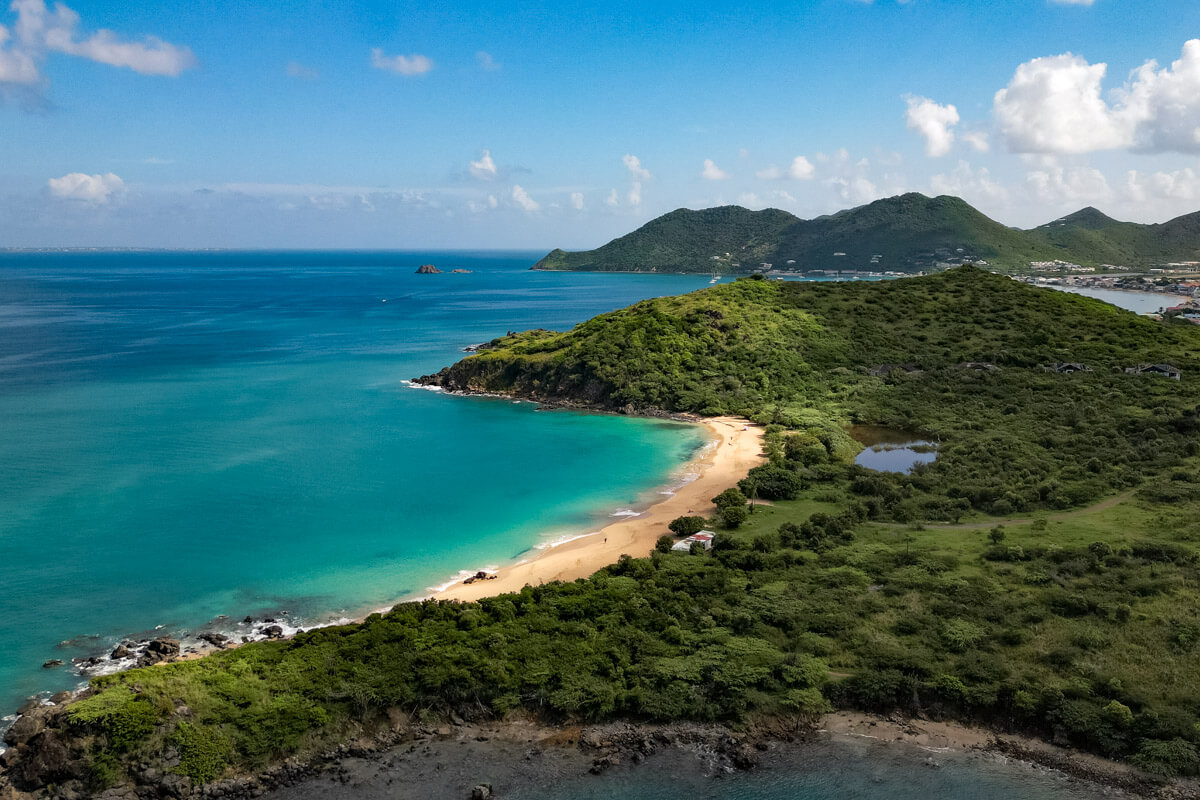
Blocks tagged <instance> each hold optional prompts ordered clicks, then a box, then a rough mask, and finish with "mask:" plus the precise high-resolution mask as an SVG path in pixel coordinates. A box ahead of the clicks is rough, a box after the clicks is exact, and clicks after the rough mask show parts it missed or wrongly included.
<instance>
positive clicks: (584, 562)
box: [432, 417, 766, 600]
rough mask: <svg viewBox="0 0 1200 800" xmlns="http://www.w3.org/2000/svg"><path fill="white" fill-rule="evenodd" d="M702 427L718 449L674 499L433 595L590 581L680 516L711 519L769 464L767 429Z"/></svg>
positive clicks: (723, 424) (718, 422) (725, 424)
mask: <svg viewBox="0 0 1200 800" xmlns="http://www.w3.org/2000/svg"><path fill="white" fill-rule="evenodd" d="M701 424H703V425H705V426H706V427H707V428H708V429H709V431H710V432H711V433H712V435H713V439H714V441H715V442H716V446H715V447H711V448H708V449H707V450H706V451H705V452H704V453H703V454H702V455H701V456H700V457H698V458H697V460H695V461H693V462H692V463H691V465H690V467H691V468H692V469H693V470H695V471H696V472H698V473H699V475H698V477H697V478H696V479H695V480H694V481H692V482H691V483H688V484H685V485H684V486H682V487H680V488H679V489H677V490H676V491H675V493H674V494H673V495H670V496H669V497H666V498H664V499H663V500H662V501H661V502H659V503H656V504H654V505H653V506H651V507H650V508H648V509H646V510H645V511H644V512H642V514H641V515H639V516H637V517H630V518H627V519H623V520H621V521H619V522H613V523H612V524H610V525H607V526H605V527H604V528H602V529H601V530H599V531H598V532H596V533H594V534H591V535H588V536H581V537H579V538H578V539H573V540H571V541H568V542H566V543H564V544H561V545H558V546H557V547H551V548H548V549H546V550H544V551H542V552H541V553H539V554H538V555H536V556H534V557H533V558H531V559H530V560H529V561H526V562H523V563H519V564H513V565H511V566H507V567H504V568H502V569H500V570H498V571H497V572H496V573H495V574H496V577H495V578H494V579H493V580H486V581H476V582H475V583H471V584H463V583H456V584H454V585H453V586H450V587H448V588H446V589H443V590H442V591H440V592H438V593H436V594H434V595H432V596H433V597H434V598H436V599H438V600H478V599H479V598H481V597H490V596H493V595H498V594H505V593H508V592H518V591H520V590H521V588H522V587H524V586H526V585H531V584H532V585H537V584H540V583H548V582H550V581H573V580H575V579H576V578H584V577H587V576H588V575H591V574H592V573H593V572H596V571H597V570H599V569H601V568H602V567H606V566H608V565H609V564H612V563H614V562H616V560H617V559H618V558H620V557H621V556H622V555H624V554H628V555H631V556H634V557H637V558H640V557H643V556H646V555H648V554H649V553H650V551H651V550H653V549H654V543H655V542H656V541H657V540H658V537H660V536H662V535H663V534H665V533H669V531H668V530H667V525H668V524H669V523H670V522H671V520H673V519H675V518H676V517H680V516H684V515H687V514H696V515H699V516H705V517H707V516H711V515H712V514H714V513H715V512H716V509H715V508H714V507H713V504H712V498H713V497H715V496H716V495H718V494H720V493H721V492H722V491H723V490H725V489H728V488H729V487H730V486H733V485H734V484H736V483H737V482H738V481H739V480H741V479H742V478H744V477H746V473H747V472H748V471H749V470H750V469H751V468H752V467H756V466H758V465H759V464H762V463H764V462H765V460H766V459H765V458H764V457H763V453H762V438H763V430H762V428H760V427H759V426H757V425H754V424H753V423H751V422H749V421H748V420H744V419H739V418H737V417H710V418H708V419H705V420H703V421H702V422H701Z"/></svg>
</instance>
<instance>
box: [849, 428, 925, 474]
mask: <svg viewBox="0 0 1200 800" xmlns="http://www.w3.org/2000/svg"><path fill="white" fill-rule="evenodd" d="M846 432H847V433H849V434H850V436H851V437H852V438H853V439H854V440H855V441H856V442H858V443H859V444H861V445H863V448H864V449H863V451H862V452H861V453H859V454H858V456H857V457H856V458H855V459H854V463H855V464H857V465H858V466H860V467H866V468H867V469H874V470H878V471H879V472H911V471H912V468H913V467H915V466H917V465H918V464H928V463H930V462H932V461H933V460H935V459H936V458H937V444H935V443H934V442H930V441H926V440H925V439H922V438H920V437H919V436H914V435H912V434H911V433H905V432H904V431H898V430H895V429H894V428H885V427H883V426H881V425H848V426H847V427H846Z"/></svg>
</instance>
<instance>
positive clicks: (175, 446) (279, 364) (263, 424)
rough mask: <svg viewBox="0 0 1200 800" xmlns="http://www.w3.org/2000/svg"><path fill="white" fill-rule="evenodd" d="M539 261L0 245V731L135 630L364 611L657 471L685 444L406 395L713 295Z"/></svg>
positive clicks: (564, 522)
mask: <svg viewBox="0 0 1200 800" xmlns="http://www.w3.org/2000/svg"><path fill="white" fill-rule="evenodd" d="M535 257H536V255H535V254H523V253H518V254H511V253H510V254H494V253H493V254H488V253H453V254H450V253H299V252H295V253H225V252H208V253H87V254H77V253H71V254H3V255H0V426H2V429H3V435H2V436H0V653H2V654H3V657H0V709H3V711H0V716H3V714H5V713H8V712H9V711H11V710H13V709H15V708H16V706H17V705H19V703H20V702H21V700H22V699H23V698H25V697H28V696H30V695H32V694H34V693H37V692H42V691H47V690H55V689H62V688H69V687H72V686H74V685H77V684H78V683H79V681H80V677H79V676H78V675H77V674H76V673H75V672H74V671H73V670H72V669H71V659H72V658H76V657H85V656H92V655H96V654H98V653H102V652H107V651H109V650H111V648H112V646H113V645H114V644H115V643H116V642H117V641H118V640H119V639H121V638H122V637H126V636H139V637H140V636H148V635H152V634H154V633H155V632H156V631H157V633H159V634H168V633H169V634H174V635H180V634H186V633H193V634H194V633H195V632H197V631H198V630H201V629H214V630H224V631H225V632H227V633H230V632H232V633H239V632H241V629H240V628H239V626H238V625H237V622H238V621H240V620H241V618H242V617H243V616H245V615H248V614H251V615H256V616H265V615H272V616H276V617H279V615H280V614H281V612H284V611H286V612H287V613H288V616H287V619H288V620H290V621H291V622H292V623H293V624H296V625H305V624H309V625H311V624H314V623H317V622H321V621H326V620H329V619H331V618H339V617H347V616H353V615H356V614H359V613H362V612H363V611H364V610H370V609H372V608H377V607H381V606H384V605H386V604H389V603H391V602H394V601H395V600H397V599H399V598H404V597H412V596H417V595H420V594H423V593H427V592H428V589H429V587H431V586H435V585H438V584H442V583H444V582H446V581H448V580H449V579H451V578H453V577H454V575H455V573H456V572H457V571H459V570H460V569H478V568H482V567H486V566H494V565H499V564H503V563H505V562H509V561H512V560H513V559H515V558H518V557H521V556H522V554H525V555H526V556H527V555H528V553H527V551H528V550H529V549H530V548H531V547H533V546H535V545H537V544H539V543H545V542H547V541H550V540H553V539H554V538H556V537H562V536H565V535H568V534H576V533H580V532H586V531H588V530H594V529H595V528H597V527H599V526H600V525H601V524H602V523H603V522H605V521H606V520H608V519H609V515H610V514H613V513H615V512H617V511H620V510H625V509H629V508H630V507H631V506H634V505H636V504H638V503H639V502H645V501H646V500H648V499H649V498H648V497H647V496H646V493H647V492H649V493H650V494H654V492H655V490H656V489H657V488H660V487H661V486H662V485H663V484H664V483H667V482H669V481H670V480H672V477H673V472H674V471H676V470H678V468H679V467H680V466H681V465H682V464H683V463H684V462H685V461H686V460H687V459H688V458H689V457H690V456H691V455H692V454H693V453H694V451H695V450H696V448H697V447H698V446H700V445H702V444H704V442H705V441H706V440H705V438H704V436H703V434H702V432H701V431H700V429H698V428H697V427H695V426H689V425H683V424H679V423H672V422H664V421H653V420H642V419H626V418H622V417H615V416H603V415H588V414H575V413H563V412H542V411H536V410H535V407H534V406H533V405H532V404H529V403H520V404H514V403H512V402H511V401H505V400H499V399H480V398H462V397H452V396H448V395H444V394H441V393H437V392H432V391H428V390H421V389H415V388H410V387H409V386H407V385H406V384H405V381H406V379H408V378H412V377H414V376H417V375H421V374H426V373H429V372H433V371H436V370H437V369H440V368H441V367H443V366H445V365H447V364H450V363H451V362H453V361H455V360H456V359H458V358H461V357H462V356H463V355H464V354H463V353H462V348H463V347H464V346H466V345H469V344H472V343H476V342H481V341H486V340H488V339H491V338H493V337H494V336H497V335H501V334H503V333H505V332H506V331H509V330H518V329H520V330H523V329H526V328H530V327H547V328H555V329H566V328H569V327H570V326H571V325H573V324H574V323H576V322H580V321H582V320H584V319H587V318H589V317H591V316H593V315H595V314H597V313H599V312H602V311H607V310H611V309H614V308H618V307H620V306H624V305H627V304H629V303H631V302H634V301H636V300H639V299H642V298H644V297H649V296H653V295H661V294H673V293H678V292H683V291H688V290H691V289H695V288H699V287H700V286H703V285H706V284H707V278H704V277H692V278H689V277H680V276H653V275H646V276H616V277H614V276H603V275H572V274H554V273H535V272H529V271H528V267H529V265H530V264H531V263H532V262H533V260H534V259H535ZM422 263H434V264H437V265H438V266H439V267H441V268H443V269H447V270H448V269H451V268H456V267H458V268H464V269H470V270H472V273H471V274H449V273H447V274H443V275H415V274H413V273H414V270H415V268H416V267H417V266H418V265H419V264H422ZM385 300H386V302H384V301H385ZM220 615H227V616H228V617H230V618H231V619H220V618H219V616H220ZM280 619H281V621H283V618H282V617H280ZM160 626H161V627H160ZM64 643H65V644H64ZM50 659H62V660H64V661H65V662H66V665H65V666H63V667H60V668H53V669H43V668H42V666H41V665H42V663H43V662H45V661H47V660H50Z"/></svg>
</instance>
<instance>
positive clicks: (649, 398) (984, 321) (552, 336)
mask: <svg viewBox="0 0 1200 800" xmlns="http://www.w3.org/2000/svg"><path fill="white" fill-rule="evenodd" d="M1198 335H1200V331H1197V330H1192V329H1187V328H1182V327H1181V328H1175V327H1165V326H1162V325H1159V324H1157V323H1155V322H1153V321H1151V320H1148V319H1144V318H1140V317H1138V316H1136V315H1134V314H1131V313H1128V312H1125V311H1121V310H1119V309H1117V308H1115V307H1113V306H1110V305H1108V304H1107V303H1102V302H1100V301H1096V300H1092V299H1089V298H1085V297H1081V296H1078V295H1072V294H1067V293H1061V292H1053V291H1049V290H1043V289H1037V288H1034V287H1030V286H1027V285H1025V284H1021V283H1018V282H1015V281H1012V280H1010V279H1008V278H1006V277H1003V276H1000V275H994V274H992V273H989V272H986V271H984V270H981V269H977V268H972V267H963V268H958V269H954V270H948V271H946V272H943V273H940V274H938V275H936V276H928V277H925V278H920V279H901V280H894V281H882V282H876V283H841V284H826V283H807V282H788V281H759V280H739V281H736V282H734V283H731V284H724V285H718V286H714V287H711V288H708V289H704V290H701V291H698V292H693V293H691V294H687V295H682V296H679V297H664V298H656V299H652V300H645V301H642V302H640V303H637V304H635V305H633V306H630V307H629V308H626V309H622V310H620V311H614V312H612V313H609V314H603V315H601V316H598V317H596V318H594V319H591V320H589V321H587V322H584V323H582V324H580V325H578V326H576V327H575V328H574V329H573V330H571V331H568V332H566V333H553V332H549V331H531V332H527V333H519V334H515V335H512V336H508V337H504V338H502V339H498V340H496V341H495V342H494V343H493V345H492V347H491V348H490V349H487V350H485V351H484V352H481V353H480V354H478V355H476V356H473V357H470V358H466V359H463V360H462V361H460V362H458V363H457V364H454V365H452V366H450V367H447V368H446V369H444V370H443V371H442V372H441V373H439V374H438V375H435V376H429V377H427V378H424V379H422V380H425V381H428V382H431V383H438V384H440V385H442V386H445V387H446V388H449V389H452V390H468V391H488V392H514V393H517V394H521V395H525V396H529V397H533V398H536V399H541V400H550V401H555V400H564V399H565V400H574V401H583V402H585V403H588V404H593V405H596V406H599V407H604V408H624V407H625V406H632V407H633V408H634V409H638V410H643V409H649V408H656V409H662V410H667V411H673V412H694V413H700V414H710V415H711V414H723V413H737V414H759V413H762V412H763V411H764V409H767V408H769V407H771V406H772V405H773V404H778V403H792V402H797V403H800V404H804V405H812V404H821V403H823V402H824V401H825V393H826V392H827V391H828V390H829V389H830V387H831V386H832V385H835V384H837V383H839V382H841V379H840V378H839V377H838V375H839V373H838V372H837V370H843V371H845V370H851V371H859V370H864V369H867V368H870V367H872V366H876V365H879V364H887V363H912V364H916V365H919V366H920V367H921V368H922V369H925V370H943V369H948V368H951V367H953V366H954V365H956V364H959V363H961V362H970V361H989V362H994V363H996V364H998V365H1001V366H1013V367H1020V368H1023V369H1025V368H1030V367H1036V366H1038V365H1041V364H1049V363H1054V362H1058V361H1083V362H1087V363H1088V364H1089V365H1091V366H1092V367H1093V369H1095V370H1097V371H1104V372H1108V371H1111V370H1113V369H1117V368H1120V367H1123V366H1128V365H1129V364H1131V363H1139V362H1153V361H1163V360H1172V359H1174V360H1179V359H1181V358H1187V359H1191V358H1192V357H1193V353H1192V350H1191V349H1189V348H1194V347H1195V342H1196V340H1197V336H1198Z"/></svg>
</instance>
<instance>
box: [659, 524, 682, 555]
mask: <svg viewBox="0 0 1200 800" xmlns="http://www.w3.org/2000/svg"><path fill="white" fill-rule="evenodd" d="M680 519H683V517H680ZM674 545H675V540H674V539H672V538H671V537H670V536H660V537H658V541H656V542H655V543H654V549H655V550H657V551H658V552H660V553H669V552H671V548H672V547H673V546H674Z"/></svg>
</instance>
